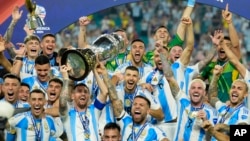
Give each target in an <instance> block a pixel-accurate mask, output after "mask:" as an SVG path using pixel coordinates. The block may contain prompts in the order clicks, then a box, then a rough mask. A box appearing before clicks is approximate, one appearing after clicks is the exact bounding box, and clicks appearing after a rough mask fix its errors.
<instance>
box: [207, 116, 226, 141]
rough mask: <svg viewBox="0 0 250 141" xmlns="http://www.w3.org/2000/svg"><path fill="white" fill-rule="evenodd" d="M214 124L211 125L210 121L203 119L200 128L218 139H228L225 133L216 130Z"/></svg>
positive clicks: (224, 140)
mask: <svg viewBox="0 0 250 141" xmlns="http://www.w3.org/2000/svg"><path fill="white" fill-rule="evenodd" d="M216 125H217V124H216ZM216 125H215V126H214V127H213V125H212V124H211V123H210V121H209V120H205V121H204V122H203V124H202V128H203V129H204V130H205V131H206V132H207V133H209V134H210V135H212V136H214V137H215V138H216V139H217V140H218V141H229V136H228V135H226V134H225V133H222V132H220V131H218V130H216ZM227 126H228V125H227ZM228 127H229V126H228Z"/></svg>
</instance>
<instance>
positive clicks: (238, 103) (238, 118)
mask: <svg viewBox="0 0 250 141" xmlns="http://www.w3.org/2000/svg"><path fill="white" fill-rule="evenodd" d="M222 71H223V68H222V67H221V66H219V65H216V66H215V67H214V70H213V73H214V75H213V78H212V81H211V83H210V86H209V91H208V93H209V95H208V97H209V101H210V103H211V105H212V106H214V107H215V108H216V109H217V110H218V112H219V115H220V116H219V118H218V123H224V124H228V125H236V124H247V125H248V124H250V112H249V109H248V108H247V107H246V105H245V103H244V100H245V98H246V97H247V95H248V85H247V83H246V82H245V81H244V80H241V79H236V80H235V81H234V82H233V83H232V86H231V88H230V91H229V94H230V100H229V102H227V103H223V102H222V101H220V100H219V99H218V96H217V95H218V89H217V88H218V85H217V83H218V79H219V77H220V75H221V73H222Z"/></svg>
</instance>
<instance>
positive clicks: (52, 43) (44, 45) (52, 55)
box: [40, 33, 58, 67]
mask: <svg viewBox="0 0 250 141" xmlns="http://www.w3.org/2000/svg"><path fill="white" fill-rule="evenodd" d="M40 46H41V49H42V52H41V53H40V54H43V55H45V56H47V57H48V58H49V61H50V65H51V66H52V67H53V66H58V63H57V62H56V57H57V52H55V49H56V36H55V35H54V34H51V33H47V34H44V35H43V36H42V39H41V44H40Z"/></svg>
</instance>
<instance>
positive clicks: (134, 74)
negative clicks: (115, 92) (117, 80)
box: [124, 69, 139, 93]
mask: <svg viewBox="0 0 250 141" xmlns="http://www.w3.org/2000/svg"><path fill="white" fill-rule="evenodd" d="M138 81H139V72H138V71H136V70H130V69H126V71H125V76H124V85H125V86H124V88H125V91H126V92H128V93H129V92H133V91H134V90H135V88H136V86H137V82H138Z"/></svg>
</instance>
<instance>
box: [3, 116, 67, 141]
mask: <svg viewBox="0 0 250 141" xmlns="http://www.w3.org/2000/svg"><path fill="white" fill-rule="evenodd" d="M8 122H9V125H10V128H9V129H7V135H6V140H7V141H11V140H18V141H37V140H41V141H43V140H46V141H49V140H53V139H55V138H57V137H59V136H60V135H61V134H62V132H63V126H62V124H60V125H58V124H55V123H54V120H53V118H52V117H51V116H47V115H46V116H45V117H44V118H42V119H36V118H33V116H32V114H31V112H25V113H20V114H17V115H15V116H14V117H11V118H10V119H9V120H8Z"/></svg>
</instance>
